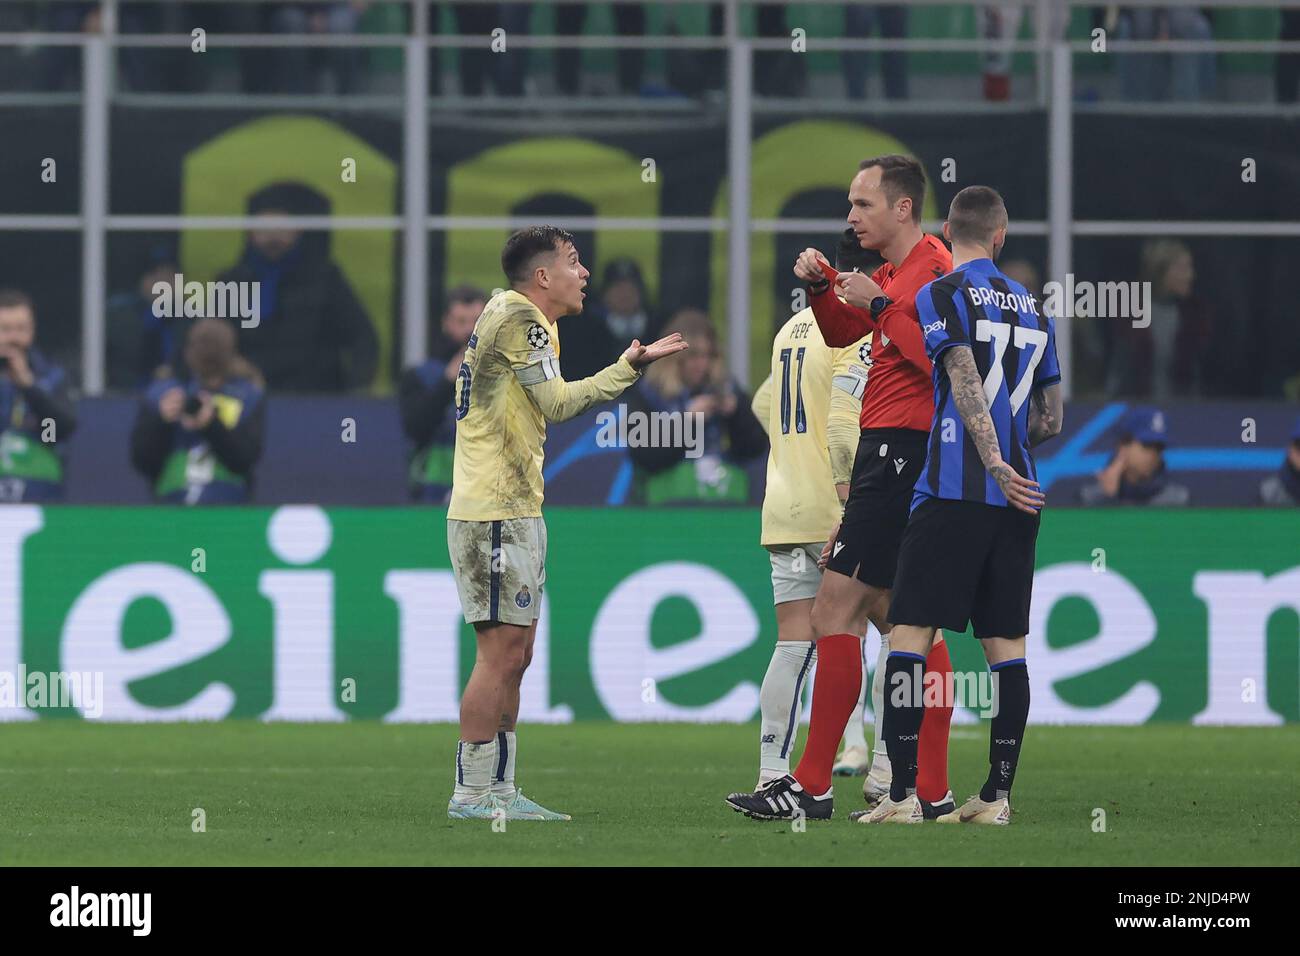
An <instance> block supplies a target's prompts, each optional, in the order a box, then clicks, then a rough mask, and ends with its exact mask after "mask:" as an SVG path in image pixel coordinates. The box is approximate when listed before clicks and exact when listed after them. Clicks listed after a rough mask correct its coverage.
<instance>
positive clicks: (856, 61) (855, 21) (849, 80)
mask: <svg viewBox="0 0 1300 956" xmlns="http://www.w3.org/2000/svg"><path fill="white" fill-rule="evenodd" d="M873 28H874V29H875V31H876V32H877V33H878V34H879V35H880V38H881V39H882V40H901V39H903V38H904V37H906V36H907V7H905V6H903V5H902V4H901V3H889V4H881V5H880V6H873V5H869V4H865V3H850V4H846V5H845V7H844V35H845V36H846V37H869V36H871V33H872V30H873ZM873 55H874V56H875V57H876V58H877V59H878V60H879V61H880V78H881V80H882V81H883V84H882V85H883V86H884V93H885V97H886V98H887V99H891V100H905V99H907V53H906V52H905V51H903V50H885V51H883V52H880V53H876V54H871V53H844V54H841V56H842V59H843V63H844V87H845V91H846V92H847V93H848V96H849V99H853V100H860V99H864V98H865V97H866V95H867V66H868V64H869V63H870V62H871V58H872V56H873Z"/></svg>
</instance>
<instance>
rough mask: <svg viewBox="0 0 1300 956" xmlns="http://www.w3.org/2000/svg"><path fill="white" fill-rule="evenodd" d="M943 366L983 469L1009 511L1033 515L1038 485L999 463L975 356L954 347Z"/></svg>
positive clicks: (945, 355) (1039, 494)
mask: <svg viewBox="0 0 1300 956" xmlns="http://www.w3.org/2000/svg"><path fill="white" fill-rule="evenodd" d="M943 367H944V371H946V372H947V373H948V381H949V382H950V383H951V385H952V401H953V404H954V405H956V406H957V412H958V414H960V415H961V420H962V424H963V425H965V426H966V434H967V435H968V436H969V437H970V439H971V441H972V442H974V444H975V450H976V451H977V452H979V456H980V461H982V462H983V463H984V468H985V470H986V471H988V473H989V474H990V475H992V476H993V480H994V481H996V482H997V483H998V487H999V488H1001V489H1002V493H1003V494H1004V495H1006V497H1007V502H1008V503H1009V504H1010V505H1011V506H1012V507H1013V508H1019V509H1020V510H1021V511H1027V512H1029V513H1030V514H1034V513H1036V512H1037V511H1038V509H1039V508H1041V507H1042V506H1043V502H1044V500H1045V499H1044V497H1043V493H1042V492H1041V491H1039V490H1038V482H1036V481H1030V480H1029V479H1028V478H1024V477H1022V476H1021V475H1019V474H1017V473H1016V471H1015V469H1013V468H1012V467H1011V466H1010V465H1008V464H1007V463H1006V462H1005V461H1003V460H1002V449H1001V446H999V445H998V433H997V429H996V428H995V427H994V425H993V417H992V416H991V415H990V414H989V403H988V399H986V398H985V397H984V382H983V381H982V380H981V379H980V373H979V369H978V368H977V367H976V366H975V354H974V353H973V352H972V351H971V350H970V347H969V346H966V345H955V346H953V347H951V348H949V349H946V350H945V351H944V353H943Z"/></svg>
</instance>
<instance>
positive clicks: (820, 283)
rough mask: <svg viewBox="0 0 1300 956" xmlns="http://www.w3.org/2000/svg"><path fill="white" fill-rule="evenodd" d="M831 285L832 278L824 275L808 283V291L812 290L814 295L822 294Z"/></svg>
mask: <svg viewBox="0 0 1300 956" xmlns="http://www.w3.org/2000/svg"><path fill="white" fill-rule="evenodd" d="M830 285H831V280H830V279H828V278H826V277H825V276H822V277H821V278H820V279H818V280H817V281H816V282H809V283H808V291H809V292H811V293H812V294H813V295H821V294H822V293H823V292H825V291H826V290H827V289H829V288H830Z"/></svg>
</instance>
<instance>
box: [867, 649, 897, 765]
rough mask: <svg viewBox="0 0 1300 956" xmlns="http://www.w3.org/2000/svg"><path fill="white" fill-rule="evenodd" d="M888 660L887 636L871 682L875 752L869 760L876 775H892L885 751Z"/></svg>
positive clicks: (877, 658)
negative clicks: (886, 667)
mask: <svg viewBox="0 0 1300 956" xmlns="http://www.w3.org/2000/svg"><path fill="white" fill-rule="evenodd" d="M888 659H889V635H888V634H885V635H882V636H881V638H880V654H879V655H878V656H877V657H876V675H875V677H874V678H873V679H872V681H871V712H872V713H873V714H874V715H875V724H876V727H875V731H874V732H875V735H876V752H875V754H874V756H873V757H872V760H871V769H872V770H875V771H877V772H878V773H885V774H888V773H892V771H891V768H890V766H889V754H888V752H887V751H886V750H885V735H884V733H883V725H884V721H885V662H886V661H887V660H888Z"/></svg>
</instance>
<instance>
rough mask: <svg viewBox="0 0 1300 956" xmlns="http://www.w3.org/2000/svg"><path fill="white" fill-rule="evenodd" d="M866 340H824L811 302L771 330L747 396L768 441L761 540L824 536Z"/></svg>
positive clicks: (854, 417)
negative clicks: (765, 368)
mask: <svg viewBox="0 0 1300 956" xmlns="http://www.w3.org/2000/svg"><path fill="white" fill-rule="evenodd" d="M870 342H871V336H869V335H868V336H865V337H864V338H863V339H861V340H860V341H858V342H855V343H853V344H852V345H850V346H848V347H846V348H842V349H833V348H831V347H830V346H828V345H827V344H826V342H825V340H824V339H823V338H822V334H821V330H820V329H819V328H818V327H817V320H816V319H815V318H814V317H813V314H812V309H804V310H803V311H802V312H799V313H797V314H796V315H794V316H792V317H791V318H790V319H789V321H787V322H786V323H785V325H783V326H782V327H781V331H779V332H778V333H777V335H776V340H775V341H774V342H773V343H772V373H771V376H770V377H769V378H768V380H767V381H766V382H764V383H763V385H762V386H761V387H760V388H759V390H758V392H757V393H756V394H755V397H754V412H755V414H756V415H758V420H759V421H760V422H762V423H763V427H764V428H766V429H767V435H768V440H769V442H770V443H771V451H770V452H769V453H768V457H767V492H766V494H764V496H763V536H762V543H763V544H765V545H779V544H811V543H814V542H818V541H825V540H826V538H827V537H828V536H829V535H830V532H831V529H832V528H833V527H834V526H835V525H836V523H837V522H838V521H839V520H840V502H839V496H838V495H837V494H836V492H835V485H836V484H847V483H848V481H849V479H850V477H851V476H852V471H853V455H854V453H855V452H856V451H857V439H858V416H859V414H860V412H861V410H862V393H863V392H864V391H865V390H866V385H867V368H868V363H869V361H870V358H869V356H870ZM864 346H865V347H864Z"/></svg>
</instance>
